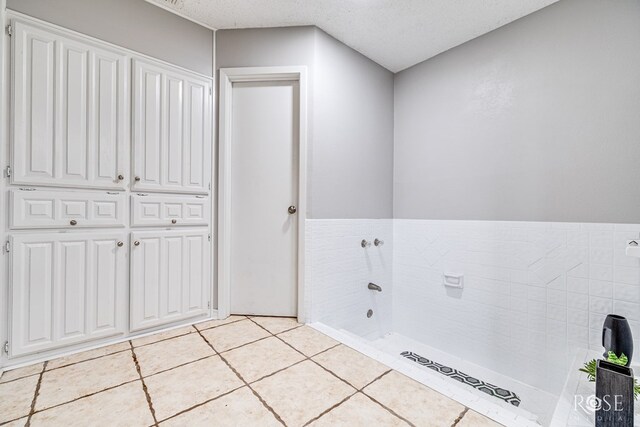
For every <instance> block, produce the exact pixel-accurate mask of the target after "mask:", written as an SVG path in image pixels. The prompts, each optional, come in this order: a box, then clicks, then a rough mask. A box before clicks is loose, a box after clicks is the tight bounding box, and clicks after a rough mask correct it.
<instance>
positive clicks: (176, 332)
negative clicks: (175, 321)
mask: <svg viewBox="0 0 640 427" xmlns="http://www.w3.org/2000/svg"><path fill="white" fill-rule="evenodd" d="M195 332H196V330H195V329H193V326H185V327H183V328H177V329H171V330H170V331H164V332H158V333H157V334H152V335H147V336H146V337H142V338H136V339H134V340H132V341H131V343H132V344H133V346H134V347H140V346H142V345H147V344H151V343H154V342H158V341H162V340H166V339H169V338H175V337H179V336H182V335H186V334H193V333H195Z"/></svg>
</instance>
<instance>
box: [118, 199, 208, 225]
mask: <svg viewBox="0 0 640 427" xmlns="http://www.w3.org/2000/svg"><path fill="white" fill-rule="evenodd" d="M208 224H209V198H208V197H206V196H182V195H172V196H154V195H150V194H144V195H143V194H134V195H132V196H131V225H132V226H134V227H135V226H156V227H157V226H181V225H190V226H195V225H208Z"/></svg>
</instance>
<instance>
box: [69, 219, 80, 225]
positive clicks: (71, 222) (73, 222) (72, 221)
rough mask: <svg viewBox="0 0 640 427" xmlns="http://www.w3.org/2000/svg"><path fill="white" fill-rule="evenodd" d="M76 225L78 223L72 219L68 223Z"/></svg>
mask: <svg viewBox="0 0 640 427" xmlns="http://www.w3.org/2000/svg"><path fill="white" fill-rule="evenodd" d="M77 223H78V221H76V220H75V219H72V220H71V221H69V224H71V225H76V224H77Z"/></svg>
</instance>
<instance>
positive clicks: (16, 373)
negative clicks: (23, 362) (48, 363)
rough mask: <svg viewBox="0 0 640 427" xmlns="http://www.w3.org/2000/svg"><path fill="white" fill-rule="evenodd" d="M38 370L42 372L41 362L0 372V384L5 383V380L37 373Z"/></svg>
mask: <svg viewBox="0 0 640 427" xmlns="http://www.w3.org/2000/svg"><path fill="white" fill-rule="evenodd" d="M40 372H42V363H36V364H34V365H29V366H25V367H22V368H16V369H11V370H10V371H6V372H3V373H2V376H0V384H1V383H6V382H7V381H13V380H15V379H18V378H24V377H28V376H30V375H37V374H39V373H40Z"/></svg>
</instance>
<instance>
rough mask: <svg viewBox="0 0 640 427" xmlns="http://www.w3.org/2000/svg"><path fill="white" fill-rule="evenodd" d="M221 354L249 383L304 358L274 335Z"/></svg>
mask: <svg viewBox="0 0 640 427" xmlns="http://www.w3.org/2000/svg"><path fill="white" fill-rule="evenodd" d="M222 356H223V357H224V358H225V359H227V361H228V362H229V363H230V364H231V366H233V368H234V369H235V370H237V371H238V372H239V373H240V375H242V378H244V379H245V381H247V382H249V383H250V382H253V381H255V380H257V379H260V378H262V377H264V376H265V375H269V374H272V373H274V372H276V371H278V370H280V369H284V368H286V367H289V366H291V365H293V364H294V363H296V362H299V361H301V360H304V358H305V357H304V356H303V355H302V354H300V353H298V352H297V351H295V350H294V349H292V348H291V347H289V346H288V345H286V344H285V343H283V342H282V341H280V340H279V339H278V338H275V337H270V338H266V339H263V340H260V341H258V342H254V343H253V344H247V345H245V346H243V347H240V348H236V349H235V350H231V351H228V352H226V353H223V354H222Z"/></svg>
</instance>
